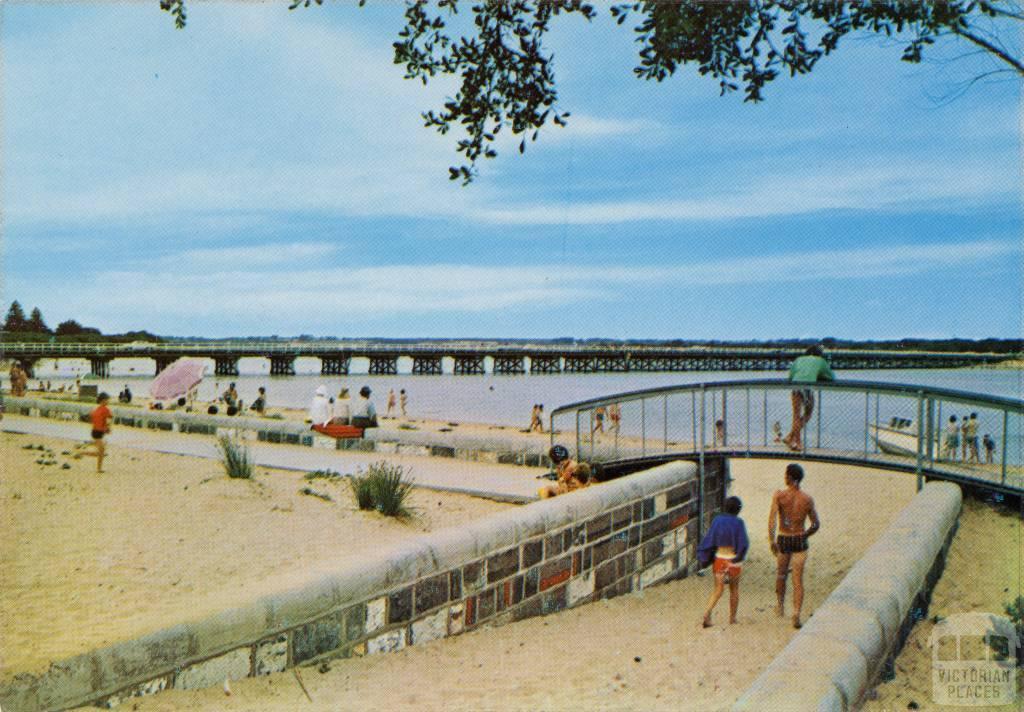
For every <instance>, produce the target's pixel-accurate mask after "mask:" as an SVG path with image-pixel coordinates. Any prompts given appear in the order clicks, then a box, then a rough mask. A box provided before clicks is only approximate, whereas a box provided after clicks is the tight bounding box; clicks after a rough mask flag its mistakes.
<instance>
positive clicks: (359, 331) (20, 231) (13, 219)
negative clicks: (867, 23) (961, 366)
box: [0, 0, 1024, 340]
mask: <svg viewBox="0 0 1024 712" xmlns="http://www.w3.org/2000/svg"><path fill="white" fill-rule="evenodd" d="M288 4H289V3H288V2H287V0H279V1H277V2H267V3H242V2H229V3H197V2H192V3H191V4H190V5H189V14H188V26H187V28H186V29H184V30H177V29H175V28H174V24H173V20H172V18H171V17H170V16H169V15H167V14H166V13H163V12H161V11H160V10H159V3H158V2H157V0H149V1H148V2H134V3H127V2H118V3H114V2H95V3H93V2H83V3H76V4H71V3H41V2H37V3H29V2H20V1H19V0H13V1H9V2H5V3H3V4H2V5H0V47H2V64H0V80H2V81H0V100H2V103H0V107H2V144H0V148H2V151H0V168H2V171H0V210H2V215H3V223H2V259H3V262H2V264H3V269H2V284H0V289H2V294H3V300H4V305H5V310H6V305H8V304H9V303H10V302H11V301H13V300H15V299H17V300H18V301H19V302H20V303H21V304H22V306H23V307H24V308H25V310H26V313H27V312H28V311H29V310H30V309H32V308H33V307H38V308H39V309H40V310H41V311H42V314H43V316H44V318H45V319H46V321H47V323H48V324H49V325H50V326H51V327H54V326H56V325H57V324H58V323H59V322H61V321H63V320H66V319H75V320H77V321H79V322H80V323H83V324H85V325H88V326H94V327H97V328H100V329H101V330H103V331H104V332H106V333H112V332H121V331H126V330H134V329H146V330H149V331H151V332H155V333H158V334H164V335H174V336H190V335H194V336H203V337H225V336H245V335H261V336H269V335H281V336H293V335H299V334H311V335H315V336H326V337H373V336H379V337H409V338H414V337H435V338H442V337H450V338H460V337H464V338H471V337H480V338H501V337H513V338H553V337H565V336H572V337H577V338H600V337H605V338H616V339H625V338H644V339H699V340H706V339H720V340H750V339H774V338H823V337H829V336H831V337H836V338H848V339H893V338H901V337H928V338H945V337H960V338H984V337H1003V338H1020V336H1021V334H1022V323H1024V322H1022V313H1024V312H1022V285H1024V275H1022V256H1024V248H1022V235H1024V230H1022V228H1024V219H1022V210H1021V187H1022V176H1021V86H1020V83H1019V82H1018V81H1016V80H1012V79H1011V80H1010V81H981V82H978V83H976V84H974V85H972V86H970V87H967V85H966V80H967V79H969V78H970V77H972V76H974V75H976V74H979V73H981V72H984V71H986V70H988V69H990V68H991V66H992V65H991V62H990V61H989V60H987V59H986V58H984V57H978V56H976V55H975V56H966V57H964V56H962V55H964V54H966V53H967V51H966V48H965V47H963V46H957V45H956V44H955V43H952V41H949V42H945V41H940V43H939V45H937V46H936V47H934V48H929V50H928V51H931V54H930V55H929V54H926V57H929V58H930V59H931V61H928V62H926V63H923V64H921V65H911V64H907V63H904V62H900V61H899V57H900V54H901V51H902V47H903V44H902V43H899V42H896V41H893V40H882V39H879V38H877V37H874V36H866V37H857V38H846V39H844V40H843V42H842V43H841V45H840V48H839V51H837V52H836V53H835V54H834V55H833V56H830V57H827V58H825V59H824V60H822V61H821V62H820V63H819V64H818V66H817V67H816V68H815V70H814V71H813V72H812V73H811V74H810V75H807V76H803V77H797V78H795V79H788V78H782V79H779V80H777V81H775V82H773V83H772V84H770V85H769V86H768V88H767V91H766V98H767V100H766V101H765V102H763V103H760V104H756V105H754V104H750V103H743V101H742V94H741V93H736V94H733V95H727V96H724V97H720V96H719V93H718V84H717V81H716V80H714V79H711V78H709V77H701V76H700V75H699V74H698V73H697V72H696V70H695V69H693V68H692V67H684V68H682V69H681V70H680V71H679V72H677V74H676V75H675V76H673V77H671V78H670V79H668V80H666V81H665V82H662V83H656V82H646V81H642V80H639V79H637V78H635V77H634V75H633V72H632V69H633V67H634V66H635V64H636V63H637V57H636V44H635V42H634V38H633V35H632V33H631V31H630V25H629V24H628V23H627V25H626V26H624V27H618V26H616V25H615V24H614V22H613V21H612V20H611V18H610V16H609V14H608V13H607V11H606V10H602V11H601V12H600V13H599V17H598V18H597V19H596V20H594V21H593V22H591V23H587V22H585V21H584V20H583V19H582V18H579V17H564V18H556V21H555V22H554V23H553V32H552V34H551V35H550V37H549V38H548V42H549V44H550V47H551V48H552V49H553V51H554V56H555V58H554V71H555V75H556V79H557V82H558V88H559V92H560V97H559V107H560V109H561V110H563V111H569V112H571V117H570V120H569V125H568V126H567V127H566V128H564V129H563V128H559V127H555V126H551V127H548V128H545V129H544V130H542V131H541V135H540V137H539V138H538V140H537V141H536V142H535V143H531V144H528V146H527V150H526V152H525V154H523V155H519V152H518V151H517V150H516V148H515V146H516V145H517V143H518V142H515V143H513V142H512V141H511V140H509V141H508V143H503V144H501V145H499V147H498V148H499V151H500V155H499V156H498V158H497V159H494V160H490V161H486V162H484V163H483V164H482V165H481V166H480V175H479V177H478V178H477V180H476V181H475V182H474V183H472V184H471V185H470V186H468V187H463V186H461V184H460V183H458V182H452V181H449V180H448V177H447V176H448V166H450V165H457V164H460V163H462V161H461V160H460V159H461V158H462V156H461V155H460V154H457V153H456V152H455V142H456V140H457V139H458V136H456V135H453V134H450V135H448V136H440V135H438V134H437V133H436V132H435V131H433V130H432V129H427V128H424V127H423V121H422V118H421V116H420V115H421V112H423V111H426V110H428V109H439V108H440V106H441V104H442V102H443V101H444V99H445V97H446V95H448V94H450V93H451V92H452V91H454V85H453V84H451V83H450V82H445V81H440V80H439V81H437V82H433V83H431V84H430V85H429V86H427V87H424V86H422V85H421V84H420V83H419V82H418V81H408V80H404V79H403V78H402V75H403V68H402V67H400V66H397V65H395V64H393V62H392V50H391V43H392V42H393V41H395V39H396V38H397V33H398V31H399V30H400V29H401V27H402V25H403V16H402V12H403V7H402V5H401V4H399V3H397V2H382V3H376V4H375V3H370V7H367V8H363V9H359V8H358V7H355V4H354V3H343V2H338V3H327V4H325V5H324V6H322V7H316V6H314V7H311V8H300V9H297V10H295V11H289V10H288V9H287V6H288ZM1009 39H1010V40H1016V41H1018V42H1019V35H1017V36H1016V37H1014V36H1012V35H1011V36H1010V37H1009ZM1016 49H1017V51H1018V56H1019V49H1020V48H1019V46H1018V47H1016ZM932 50H934V51H932ZM958 57H959V59H957V58H958ZM964 89H966V90H965V91H963V90H964ZM958 94H959V95H958Z"/></svg>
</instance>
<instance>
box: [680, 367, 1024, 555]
mask: <svg viewBox="0 0 1024 712" xmlns="http://www.w3.org/2000/svg"><path fill="white" fill-rule="evenodd" d="M704 396H705V394H704V384H703V383H702V384H700V441H699V445H698V450H697V452H698V456H697V541H700V540H701V539H703V538H704V413H705V402H704ZM1003 440H1004V442H1005V438H1004V439H1003Z"/></svg>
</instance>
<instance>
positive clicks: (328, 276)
mask: <svg viewBox="0 0 1024 712" xmlns="http://www.w3.org/2000/svg"><path fill="white" fill-rule="evenodd" d="M305 249H306V250H307V254H319V253H320V250H321V246H318V245H307V246H306V248H305ZM300 251H301V249H300ZM1020 252H1021V248H1020V246H1019V245H1015V244H1013V243H1008V242H1000V241H996V240H977V241H972V242H966V243H952V244H924V245H910V244H893V245H888V246H885V247H877V248H875V247H873V248H860V249H852V250H826V251H808V252H790V253H783V254H778V255H770V256H764V257H757V258H747V257H743V258H729V259H719V260H708V261H704V262H699V263H693V264H686V265H668V266H666V265H656V264H651V265H633V266H626V267H604V266H593V267H591V266H577V267H569V268H563V269H561V270H559V271H558V272H557V273H555V272H553V271H552V270H551V268H550V266H546V265H534V264H529V265H509V266H498V267H494V266H476V265H466V264H427V265H409V264H407V265H393V266H381V267H363V268H356V269H347V268H328V269H316V268H313V269H308V268H307V269H304V268H302V267H301V266H299V265H296V264H294V263H292V264H285V265H283V266H282V269H280V270H271V269H269V265H267V267H268V269H261V267H262V266H261V265H259V264H258V262H259V260H253V261H251V262H249V263H245V260H246V259H247V258H248V257H250V255H248V254H247V253H246V252H245V251H233V250H194V251H190V253H189V254H191V255H192V256H194V257H195V258H196V259H197V260H201V261H206V260H209V261H210V263H211V265H210V268H209V269H207V270H198V271H196V272H191V273H190V272H181V271H179V270H176V269H174V268H173V267H171V266H169V265H168V264H167V262H166V259H165V258H160V259H157V260H154V261H153V262H152V263H151V264H150V265H149V266H148V267H147V268H145V269H138V270H133V271H124V270H119V271H110V272H107V273H101V274H99V275H97V276H96V278H95V279H92V278H89V279H88V280H86V279H85V278H80V279H81V280H82V281H81V283H79V284H68V285H67V292H68V293H74V294H75V295H76V298H77V299H78V301H79V303H81V304H86V305H88V304H102V305H103V308H104V310H105V312H104V314H105V315H106V316H105V317H104V316H102V315H96V316H94V315H91V314H83V315H81V317H83V318H85V319H86V320H87V321H88V320H89V319H92V320H94V321H97V323H99V320H100V319H102V320H103V321H104V322H106V321H108V320H109V319H110V316H109V315H110V314H118V315H119V319H120V320H121V323H122V324H124V327H122V328H129V327H131V326H133V325H134V326H137V325H139V324H145V325H147V326H148V328H156V329H157V330H161V329H162V330H164V331H173V332H180V333H185V332H187V331H188V327H187V326H183V325H187V324H189V323H192V322H201V323H215V324H224V325H227V326H225V327H222V328H221V329H220V330H221V331H223V332H225V333H227V332H230V333H242V332H250V331H251V332H260V333H270V332H272V331H274V330H282V331H284V332H287V331H288V329H289V328H294V326H292V327H289V326H288V325H289V324H292V325H294V324H296V323H302V324H323V325H324V326H323V328H324V329H325V330H327V331H329V330H330V329H331V326H332V325H337V324H338V323H361V324H369V323H372V322H373V321H374V320H378V319H382V318H388V317H394V316H403V317H410V318H416V317H418V316H424V315H445V316H447V317H449V318H451V317H453V315H458V314H467V315H468V314H488V313H504V312H507V311H509V310H513V311H520V312H522V313H531V312H540V311H545V312H549V311H550V310H551V309H556V310H557V309H558V308H560V307H568V306H571V305H578V304H582V303H587V302H593V301H594V300H611V301H621V300H623V299H626V298H627V297H628V295H629V294H630V293H632V292H633V290H635V288H636V286H637V285H643V287H644V288H645V289H653V290H658V291H663V290H665V289H673V290H678V289H686V288H694V287H735V288H742V287H743V286H744V285H747V286H751V287H753V286H756V285H770V284H779V285H782V284H787V283H795V282H811V281H820V280H859V279H869V278H877V277H884V276H893V277H897V276H900V277H903V276H908V275H914V274H927V273H932V272H936V271H940V270H948V269H954V268H955V269H966V268H973V267H975V266H977V265H979V264H984V263H996V262H998V261H1000V260H1003V261H1005V260H1006V259H1007V258H1009V257H1012V256H1017V257H1018V258H1019V257H1020ZM275 254H276V252H275ZM282 254H283V253H282ZM218 264H220V266H221V267H222V268H221V269H217V265H218ZM224 264H231V265H232V266H233V267H234V266H237V268H232V269H223V266H224ZM12 292H17V293H18V294H26V295H27V297H28V298H27V301H28V302H30V303H36V302H35V301H33V299H34V296H33V295H32V294H31V288H30V287H29V286H28V285H12ZM161 325H174V326H173V327H171V326H161Z"/></svg>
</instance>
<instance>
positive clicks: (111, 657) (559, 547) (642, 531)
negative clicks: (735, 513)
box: [0, 459, 728, 710]
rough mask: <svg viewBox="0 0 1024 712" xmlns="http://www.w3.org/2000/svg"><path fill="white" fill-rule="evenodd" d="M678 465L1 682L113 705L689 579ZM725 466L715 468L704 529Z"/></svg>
mask: <svg viewBox="0 0 1024 712" xmlns="http://www.w3.org/2000/svg"><path fill="white" fill-rule="evenodd" d="M697 472H698V471H697V466H696V465H695V464H693V463H690V462H673V463H668V464H665V465H661V466H659V467H655V468H653V469H650V470H646V471H644V472H640V473H637V474H634V475H631V476H628V477H623V478H621V479H618V480H615V481H613V482H607V483H604V484H601V485H598V486H595V487H589V488H586V489H583V490H580V491H577V492H574V493H571V494H567V495H564V496H561V497H557V498H554V499H550V500H545V501H540V502H536V503H533V504H530V505H527V506H525V507H520V508H516V509H513V510H509V511H508V512H502V513H500V514H498V515H495V516H492V517H488V518H486V519H482V520H479V521H477V522H473V523H471V524H469V525H466V526H464V527H461V528H458V529H448V530H445V531H441V532H435V533H433V534H429V535H426V536H424V537H421V538H419V539H417V540H415V541H414V542H411V543H408V544H406V545H404V546H402V547H399V548H396V549H394V550H391V551H387V552H382V553H381V554H379V555H378V556H376V557H375V558H374V559H372V560H370V561H366V560H363V561H362V562H360V564H359V565H358V566H357V565H353V566H350V567H348V568H347V569H345V570H342V571H339V572H337V573H336V574H334V575H332V576H330V577H326V578H324V579H322V580H320V581H318V582H316V583H314V584H311V585H308V586H305V587H303V588H300V589H296V590H292V591H288V592H284V593H281V594H278V595H273V596H268V597H266V598H263V599H261V600H259V601H258V602H256V603H254V604H252V605H249V606H245V607H241V608H237V609H234V610H229V611H225V612H223V613H220V614H217V615H215V616H212V617H209V618H206V619H204V620H200V621H197V622H194V623H190V624H184V625H178V626H174V627H172V628H168V629H166V630H162V631H159V632H157V633H153V634H151V635H147V636H145V637H143V638H139V639H136V640H131V641H126V642H123V643H119V644H116V645H113V646H111V647H108V648H103V649H100V650H95V651H92V652H89V653H86V654H84V655H80V656H77V657H75V658H71V659H68V660H64V661H61V662H59V663H54V664H53V665H51V667H50V669H49V670H48V671H47V672H45V673H42V674H41V675H38V676H35V675H29V674H23V675H19V676H17V677H15V678H14V679H13V680H12V681H10V682H9V683H8V684H6V685H5V686H4V687H2V688H0V706H2V707H3V709H4V710H37V709H62V708H67V707H72V706H76V705H81V704H86V703H98V704H102V705H108V706H113V705H115V704H117V703H119V702H121V701H124V700H127V699H129V698H131V697H134V696H141V695H148V694H153V693H156V692H159V691H160V690H163V689H166V688H172V687H173V688H199V687H208V686H213V685H219V684H222V683H223V682H224V680H225V679H238V678H242V677H250V676H258V675H265V674H269V673H272V672H277V671H281V670H284V669H286V668H288V667H291V666H294V665H301V664H308V663H310V662H314V661H316V660H317V659H318V658H322V657H349V656H361V655H372V654H377V653H385V652H390V651H395V650H401V649H402V648H404V647H406V646H408V645H420V644H423V643H427V642H429V641H431V640H435V639H438V638H443V637H446V636H451V635H457V634H460V633H462V632H465V631H468V630H472V629H474V628H478V627H481V626H495V625H501V624H504V623H508V622H512V621H516V620H520V619H523V618H528V617H531V616H537V615H544V614H547V613H553V612H555V611H559V610H562V609H564V608H570V607H573V606H578V605H581V604H584V603H588V602H590V601H595V600H599V599H602V598H610V597H612V596H617V595H619V594H623V593H628V592H630V591H638V590H641V589H643V588H645V587H647V586H650V585H652V584H655V583H659V582H662V581H666V580H669V579H673V578H678V577H683V576H686V575H687V573H688V572H689V571H691V570H692V569H693V567H694V562H695V559H696V546H697V543H698V538H699V533H700V532H699V528H698V516H697V515H698V511H699V508H698V474H697ZM727 480H728V469H727V463H726V461H725V460H723V459H717V460H715V459H710V460H709V461H708V462H707V463H706V467H705V483H704V490H705V494H704V497H705V499H704V501H705V507H704V518H705V525H706V524H707V522H709V521H710V519H711V517H712V516H713V515H714V514H715V513H717V512H718V511H720V509H721V506H722V501H723V499H724V496H725V491H726V487H727Z"/></svg>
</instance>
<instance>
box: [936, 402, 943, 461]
mask: <svg viewBox="0 0 1024 712" xmlns="http://www.w3.org/2000/svg"><path fill="white" fill-rule="evenodd" d="M937 410H938V414H937V415H936V416H935V438H936V444H935V447H936V449H937V450H938V451H939V452H938V458H939V461H940V462H941V461H942V440H943V436H942V401H941V400H940V401H939V403H938V407H937Z"/></svg>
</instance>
